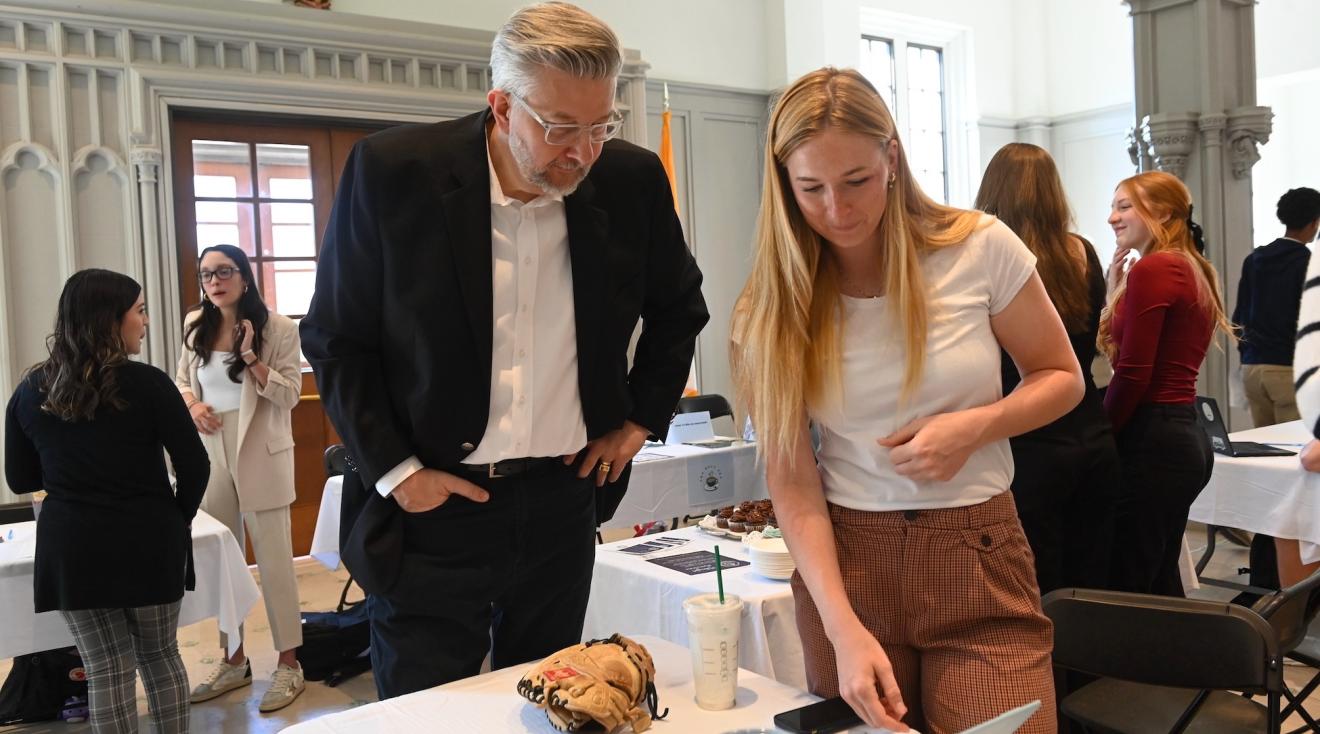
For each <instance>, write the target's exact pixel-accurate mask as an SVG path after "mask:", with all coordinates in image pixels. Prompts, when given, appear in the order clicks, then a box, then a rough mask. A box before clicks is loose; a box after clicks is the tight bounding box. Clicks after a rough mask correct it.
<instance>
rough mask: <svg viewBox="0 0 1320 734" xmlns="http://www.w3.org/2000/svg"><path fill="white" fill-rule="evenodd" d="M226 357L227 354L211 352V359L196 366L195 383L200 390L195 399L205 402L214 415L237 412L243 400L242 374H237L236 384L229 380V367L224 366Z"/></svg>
mask: <svg viewBox="0 0 1320 734" xmlns="http://www.w3.org/2000/svg"><path fill="white" fill-rule="evenodd" d="M227 356H228V353H227V352H219V351H212V352H211V358H210V359H208V360H207V361H206V362H204V363H202V364H200V365H198V366H197V383H198V386H199V387H200V388H201V392H200V393H198V394H197V397H198V398H199V399H201V400H204V401H206V404H207V405H210V406H211V410H214V411H215V412H216V413H228V412H229V411H231V410H238V404H239V403H240V402H241V401H242V399H243V374H244V373H243V372H239V373H238V380H239V381H238V382H234V381H233V380H231V379H229V365H227V364H225V358H226V357H227Z"/></svg>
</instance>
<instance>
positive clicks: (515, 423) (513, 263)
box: [376, 141, 587, 496]
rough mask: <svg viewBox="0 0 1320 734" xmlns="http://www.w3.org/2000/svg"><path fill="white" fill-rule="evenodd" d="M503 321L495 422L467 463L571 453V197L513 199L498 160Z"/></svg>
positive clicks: (380, 486)
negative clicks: (568, 205)
mask: <svg viewBox="0 0 1320 734" xmlns="http://www.w3.org/2000/svg"><path fill="white" fill-rule="evenodd" d="M486 164H487V166H488V167H489V170H490V210H491V216H490V222H491V272H492V284H493V286H494V288H493V295H494V299H493V301H494V302H493V306H494V312H493V316H494V318H493V319H492V323H493V326H494V328H493V330H492V337H493V338H492V340H491V352H492V353H491V374H490V417H489V419H488V420H487V423H486V432H485V434H484V435H483V436H482V438H481V443H480V444H478V445H477V448H476V450H475V451H473V452H472V453H471V454H470V455H469V456H468V457H467V458H466V459H464V460H463V462H464V463H466V464H490V463H495V462H497V461H502V460H504V459H515V458H522V457H543V456H560V455H563V454H572V453H575V452H577V451H578V450H580V449H581V448H582V447H583V446H585V445H586V443H587V426H586V420H585V419H584V418H583V417H582V397H581V392H580V391H579V389H578V358H577V322H576V320H575V318H574V316H575V313H574V307H573V270H572V266H571V264H570V261H569V252H568V220H567V218H566V217H565V214H564V200H563V197H561V196H557V195H554V196H552V195H549V194H546V195H542V196H538V197H537V198H535V199H532V200H531V201H528V202H526V203H524V202H521V201H518V200H517V199H512V198H509V197H508V196H505V194H504V189H503V188H502V187H501V186H500V179H499V176H498V175H496V173H495V165H494V163H493V162H492V161H491V157H490V144H489V141H488V142H487V148H486ZM421 468H422V463H421V461H420V460H419V459H418V458H417V457H416V456H411V457H409V458H408V459H406V460H405V461H404V462H403V463H401V464H399V465H398V466H396V467H395V468H394V469H392V470H390V471H389V472H388V473H386V474H385V475H384V476H383V477H381V478H380V479H379V480H378V481H377V482H376V490H377V491H378V492H380V493H381V494H382V495H384V496H389V494H390V492H392V491H394V488H395V487H397V486H398V485H399V483H401V482H402V481H403V480H404V479H407V478H408V477H410V476H412V475H413V474H414V473H415V472H417V471H418V470H419V469H421Z"/></svg>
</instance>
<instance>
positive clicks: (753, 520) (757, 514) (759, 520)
mask: <svg viewBox="0 0 1320 734" xmlns="http://www.w3.org/2000/svg"><path fill="white" fill-rule="evenodd" d="M747 530H748V532H751V531H754V530H765V515H763V514H761V511H760V510H752V511H751V512H749V513H747Z"/></svg>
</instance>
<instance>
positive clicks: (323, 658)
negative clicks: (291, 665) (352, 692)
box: [298, 577, 371, 687]
mask: <svg viewBox="0 0 1320 734" xmlns="http://www.w3.org/2000/svg"><path fill="white" fill-rule="evenodd" d="M352 584H353V579H352V578H351V577H350V578H349V579H348V582H347V583H345V584H344V591H343V592H342V593H340V595H339V605H338V606H337V607H335V611H333V612H303V613H302V632H303V644H302V647H299V648H298V663H299V664H300V665H302V669H303V676H304V677H306V678H307V680H320V681H325V684H326V685H327V686H332V687H333V686H337V685H339V683H340V682H342V681H345V680H348V679H349V678H352V677H353V676H355V675H357V674H359V673H362V672H363V671H366V670H370V669H371V655H370V654H369V653H370V649H371V624H370V623H369V622H368V620H367V604H366V600H365V599H362V600H359V601H355V602H353V603H351V604H350V603H347V599H348V588H349V587H350V586H352Z"/></svg>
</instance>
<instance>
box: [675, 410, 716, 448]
mask: <svg viewBox="0 0 1320 734" xmlns="http://www.w3.org/2000/svg"><path fill="white" fill-rule="evenodd" d="M712 438H715V427H714V426H712V425H711V422H710V411H709V410H698V411H694V412H692V413H679V414H678V415H676V416H674V420H672V421H670V422H669V435H668V436H666V437H665V443H668V444H675V443H687V442H689V441H705V440H707V439H712Z"/></svg>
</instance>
